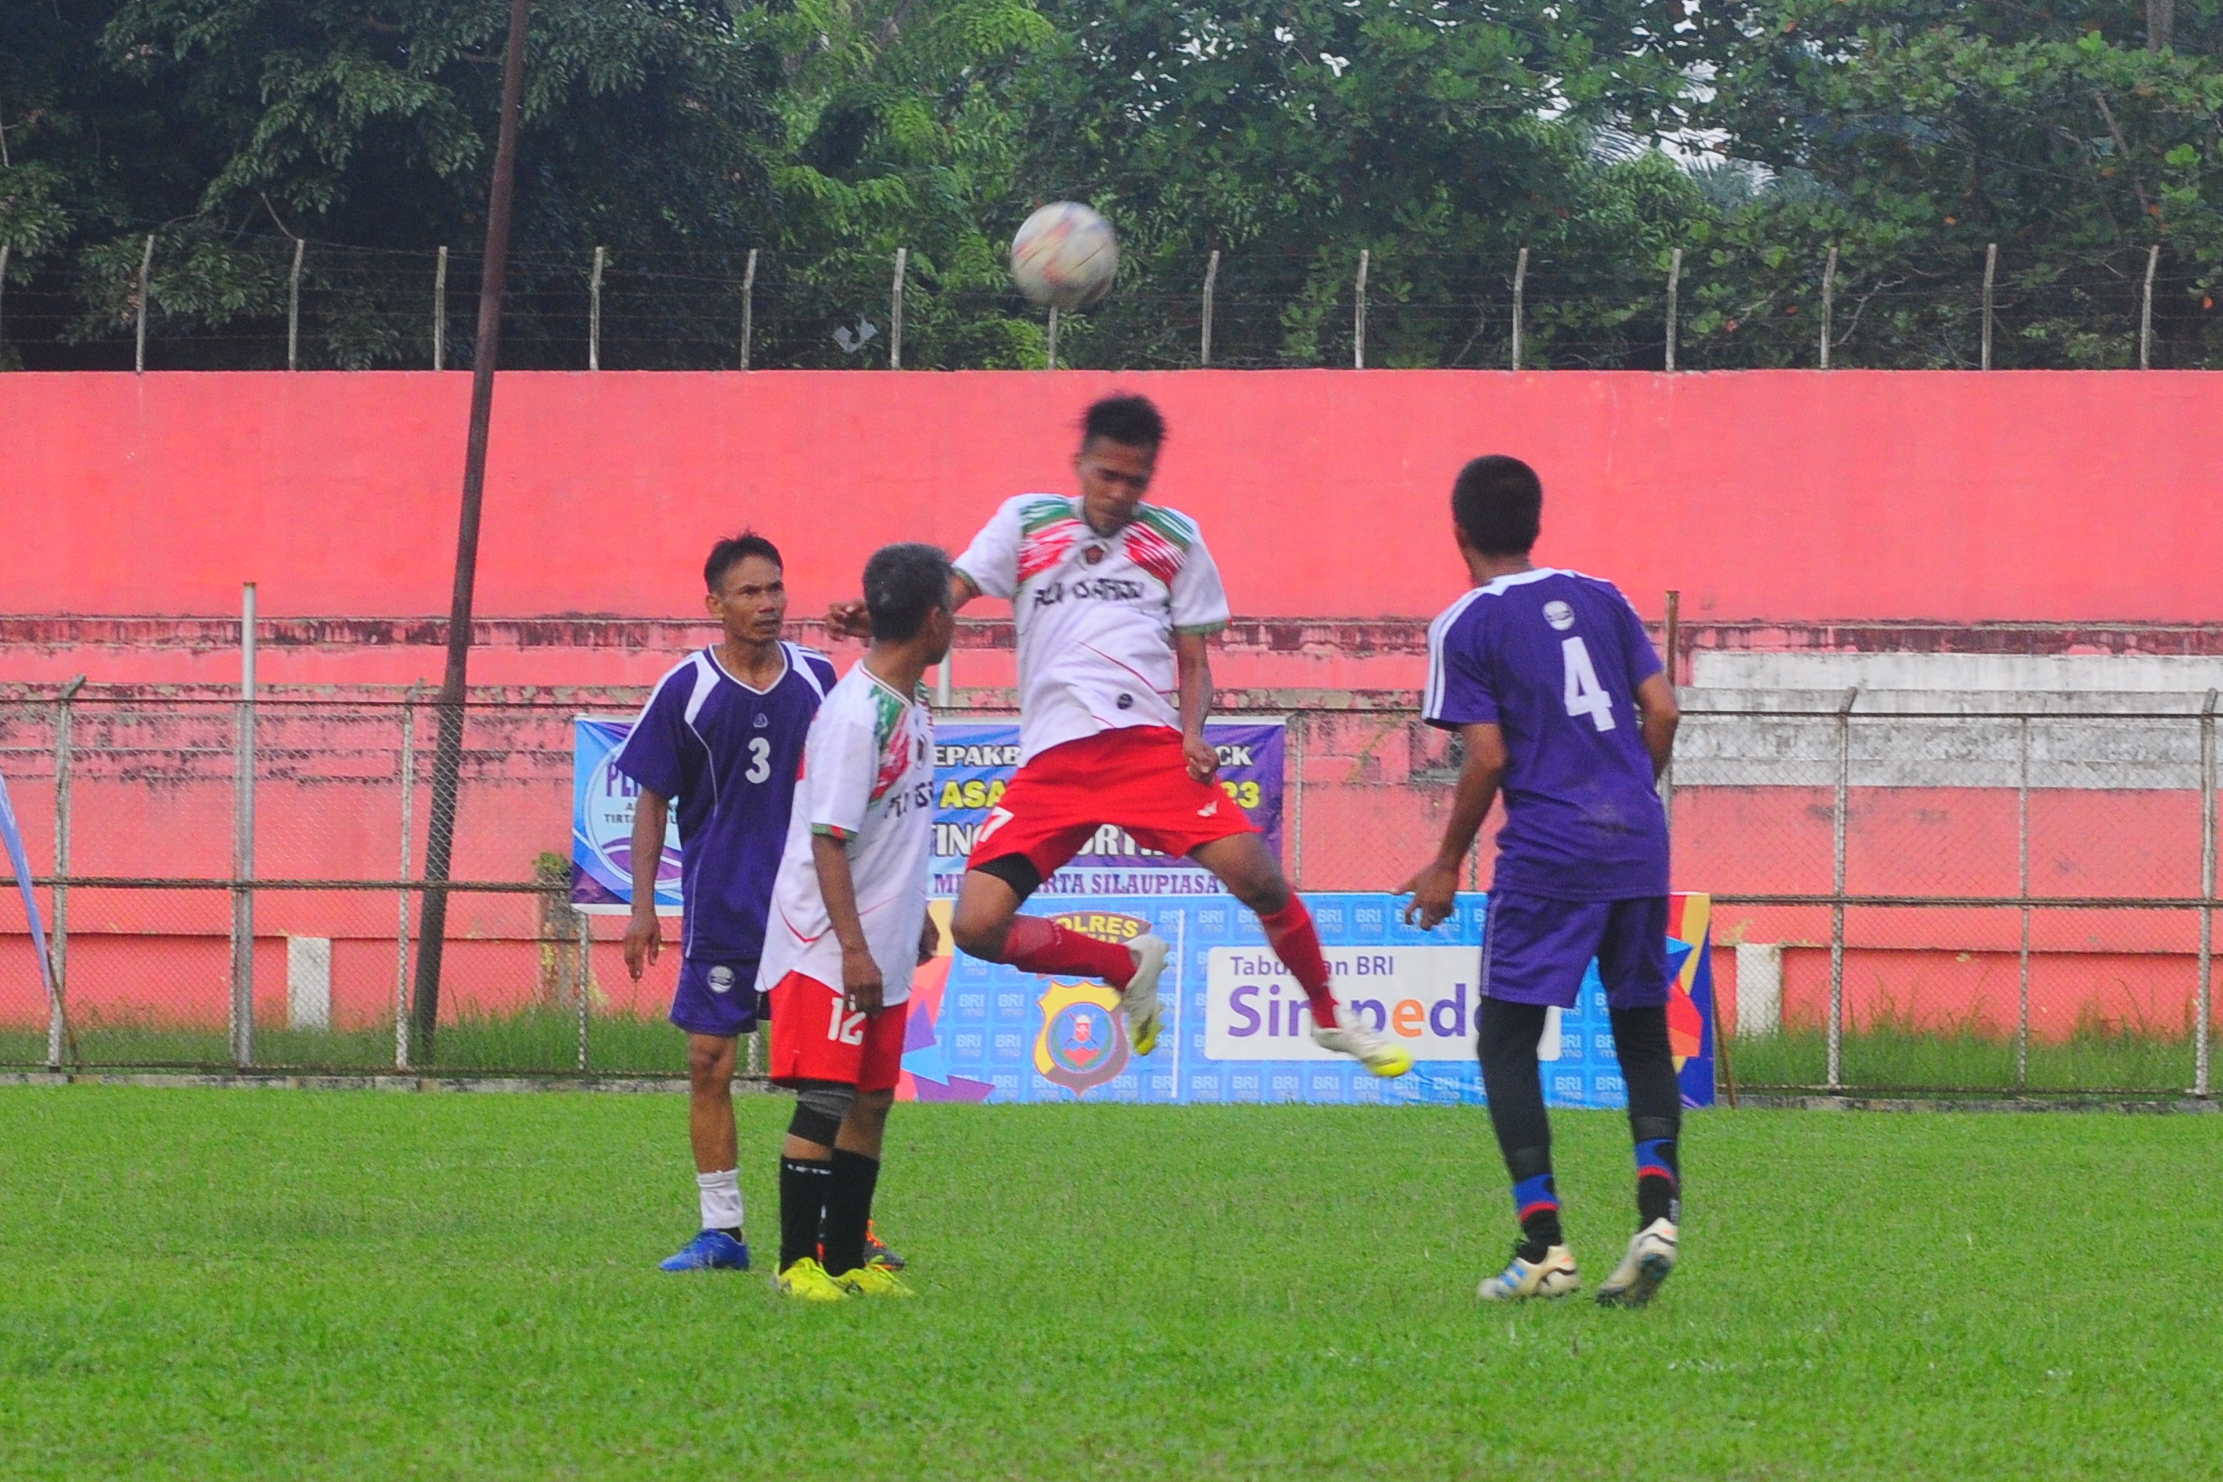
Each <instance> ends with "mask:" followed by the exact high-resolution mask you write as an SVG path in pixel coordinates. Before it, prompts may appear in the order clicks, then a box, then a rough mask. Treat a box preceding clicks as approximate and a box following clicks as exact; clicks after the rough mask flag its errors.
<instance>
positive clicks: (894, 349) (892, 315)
mask: <svg viewBox="0 0 2223 1482" xmlns="http://www.w3.org/2000/svg"><path fill="white" fill-rule="evenodd" d="M910 260H911V249H910V248H908V247H898V248H896V249H895V282H894V283H893V284H892V285H891V286H890V287H889V289H888V369H889V370H901V369H903V273H904V269H905V268H906V267H907V266H908V265H909V263H910ZM585 1068H586V1067H584V1066H581V1067H580V1069H582V1070H584V1069H585Z"/></svg>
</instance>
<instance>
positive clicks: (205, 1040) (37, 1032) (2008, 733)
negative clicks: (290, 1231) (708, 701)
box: [0, 689, 2223, 1095]
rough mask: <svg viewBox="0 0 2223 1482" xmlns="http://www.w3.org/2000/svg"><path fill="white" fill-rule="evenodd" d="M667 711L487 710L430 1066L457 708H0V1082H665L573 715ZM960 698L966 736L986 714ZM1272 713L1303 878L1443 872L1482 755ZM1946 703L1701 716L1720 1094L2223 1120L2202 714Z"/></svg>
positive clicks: (625, 699) (662, 1031)
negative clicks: (1878, 1096)
mask: <svg viewBox="0 0 2223 1482" xmlns="http://www.w3.org/2000/svg"><path fill="white" fill-rule="evenodd" d="M642 698H643V696H642V694H641V693H640V692H638V691H634V690H619V689H612V690H608V691H592V692H587V691H582V692H579V693H577V694H573V695H568V696H566V697H565V698H564V700H563V701H562V702H561V703H556V702H552V701H551V702H545V703H505V704H474V705H472V706H470V707H469V709H468V712H467V715H466V722H465V728H464V742H465V745H464V752H463V763H462V773H461V787H460V792H459V797H458V804H457V818H456V832H455V855H454V862H453V866H452V870H451V881H450V884H449V885H448V886H447V890H448V893H449V899H450V909H449V913H448V918H447V923H446V933H445V937H444V948H443V952H442V954H441V957H442V961H441V974H440V999H439V1028H438V1034H437V1037H436V1041H435V1044H434V1045H433V1046H432V1047H431V1050H430V1053H429V1054H428V1053H427V1047H426V1046H424V1045H422V1044H417V1045H412V1044H411V1042H410V1041H411V1034H410V1007H411V1004H412V999H413V993H414V991H415V984H414V972H413V969H414V966H415V964H416V963H417V962H418V960H419V958H420V954H421V943H420V941H419V938H418V934H417V932H418V923H419V921H420V919H421V915H422V910H423V901H424V898H425V896H426V894H427V890H428V887H426V886H425V884H424V882H423V881H422V880H421V878H419V876H420V872H421V870H422V868H423V860H424V855H425V842H426V827H427V821H428V818H429V814H430V800H431V781H430V771H431V768H430V759H431V756H432V751H433V747H434V744H435V733H436V727H437V716H436V714H435V712H434V708H433V706H432V705H431V704H429V703H427V702H425V701H423V700H419V699H415V698H410V697H404V698H397V699H393V700H389V701H367V700H349V701H345V702H336V701H332V700H329V699H321V698H293V697H289V696H287V695H285V694H283V693H282V692H279V693H272V692H266V693H265V696H264V697H263V698H262V699H260V701H259V702H258V703H257V704H256V705H255V706H254V707H253V709H252V711H250V710H248V708H247V707H245V706H243V705H241V704H239V703H236V702H234V703H216V702H204V701H184V700H171V699H146V698H125V697H100V696H84V695H80V696H78V697H75V698H70V699H51V698H47V699H38V700H18V701H13V702H9V703H6V704H0V772H4V774H5V775H6V777H7V778H8V782H9V785H10V788H11V789H12V791H13V794H14V799H15V804H16V808H17V811H18V814H19V816H20V817H21V820H22V823H23V828H24V833H25V836H26V839H27V841H28V842H29V843H30V846H31V849H32V868H33V872H34V875H35V876H36V884H37V886H38V887H39V889H40V890H41V891H42V892H43V894H44V903H45V904H46V905H47V906H48V909H49V912H50V921H49V924H50V928H51V930H52V932H53V937H54V942H53V961H54V966H55V968H56V970H57V978H58V985H59V987H60V990H61V991H60V994H59V997H58V999H57V1000H56V1001H55V1002H54V1003H53V1004H52V1005H51V1006H50V1004H49V1001H48V998H47V995H46V994H45V992H44V991H43V989H42V987H41V979H40V974H39V972H38V965H37V963H36V961H35V959H34V957H33V955H32V952H31V949H30V945H29V938H28V935H27V931H26V928H25V926H24V924H23V923H22V920H21V916H20V908H19V907H16V906H14V905H12V901H13V892H12V889H11V891H10V895H9V898H10V900H11V905H10V906H9V907H7V908H4V909H8V910H11V911H14V912H16V913H17V914H16V915H15V916H14V918H13V920H14V924H12V925H8V924H0V1062H6V1063H10V1064H17V1065H41V1064H45V1065H55V1066H191V1067H204V1066H207V1067H214V1066H229V1065H247V1064H251V1065H253V1066H256V1067H267V1068H304V1069H307V1068H357V1069H373V1068H393V1067H409V1068H413V1069H418V1070H424V1069H437V1070H439V1071H442V1072H471V1071H534V1072H568V1073H576V1072H580V1071H587V1072H593V1073H604V1074H609V1073H632V1074H639V1073H653V1074H676V1073H678V1072H679V1071H680V1070H681V1068H682V1065H683V1058H684V1056H683V1046H682V1042H681V1037H680V1036H679V1034H678V1033H677V1032H676V1031H674V1030H672V1029H671V1028H670V1027H669V1026H668V1025H667V1024H665V1023H664V1021H663V1012H664V1009H665V1007H666V1005H667V1004H668V1002H669V998H670V994H671V990H672V987H673V983H674V980H675V977H676V972H677V963H678V955H677V953H676V952H675V951H667V952H666V953H665V954H664V957H663V959H662V961H661V962H660V963H658V964H657V965H656V966H655V967H653V968H652V969H651V970H650V971H649V973H648V974H647V975H646V976H645V977H644V978H642V979H641V980H640V981H639V982H637V983H636V982H634V981H633V980H632V979H631V978H630V977H629V976H628V975H627V973H626V971H625V968H624V965H623V962H622V955H621V952H620V950H619V945H618V937H619V934H620V932H621V931H622V927H623V922H622V919H621V918H614V917H609V916H589V915H584V914H581V913H579V912H576V911H574V910H573V909H572V908H571V906H570V903H569V897H570V873H569V860H570V850H571V844H570V819H571V815H572V788H573V726H572V721H573V718H574V717H575V716H577V715H579V714H581V713H599V714H624V713H628V712H630V711H631V710H632V709H633V708H634V707H636V706H637V705H638V704H639V702H640V700H641V699H642ZM966 698H967V696H966V695H965V694H964V693H963V692H960V694H959V696H958V699H959V701H960V704H959V706H958V708H957V710H956V711H955V712H954V713H957V714H986V713H989V710H988V709H983V708H977V706H976V708H967V707H966V706H965V705H964V704H963V703H962V702H963V701H964V700H965V699H966ZM971 698H972V699H974V700H975V701H976V702H978V705H979V706H987V707H991V708H992V707H993V706H994V705H995V702H997V701H999V700H1004V699H1007V697H1005V696H1002V695H999V694H995V693H993V692H980V693H978V694H976V695H974V696H972V697H971ZM1275 698H1276V697H1275V696H1273V695H1272V694H1271V692H1258V691H1251V692H1246V703H1247V704H1249V705H1251V706H1253V707H1256V708H1257V709H1259V710H1260V711H1261V712H1264V711H1267V710H1270V711H1271V712H1272V713H1274V714H1281V715H1286V716H1287V717H1288V719H1289V724H1290V734H1289V745H1288V761H1287V773H1286V778H1285V810H1286V811H1285V817H1286V820H1287V821H1286V826H1285V829H1284V842H1283V849H1284V852H1285V863H1286V865H1287V867H1288V868H1289V870H1290V871H1291V873H1292V875H1293V876H1294V877H1295V878H1296V879H1297V881H1298V883H1299V884H1300V885H1301V886H1302V887H1304V888H1306V889H1308V890H1315V891H1330V890H1384V889H1394V888H1395V887H1396V886H1397V885H1398V884H1399V883H1400V882H1401V881H1402V880H1404V879H1405V878H1406V877H1407V876H1408V875H1409V874H1410V872H1411V871H1412V870H1413V869H1414V868H1416V867H1417V866H1418V865H1419V864H1420V863H1422V862H1423V861H1424V860H1425V859H1426V858H1427V857H1428V856H1429V855H1430V854H1431V853H1432V851H1433V849H1434V846H1435V840H1436V838H1437V836H1438V834H1439V832H1440V830H1441V827H1442V824H1443V821H1444V818H1445V816H1446V814H1447V812H1448V809H1449V806H1450V801H1451V795H1452V789H1453V786H1454V784H1455V781H1456V778H1457V773H1458V766H1459V761H1460V757H1459V752H1458V745H1457V741H1456V739H1455V738H1454V737H1453V736H1450V735H1448V734H1446V733H1444V732H1442V731H1438V730H1436V729H1434V728H1432V727H1429V726H1427V725H1425V724H1423V723H1421V721H1420V720H1419V718H1418V716H1417V715H1416V714H1415V713H1414V711H1413V710H1412V709H1411V708H1410V705H1409V702H1408V701H1406V700H1404V699H1402V698H1399V699H1394V700H1392V699H1387V698H1380V697H1377V698H1375V699H1369V698H1368V697H1367V696H1365V695H1363V694H1360V695H1345V696H1343V697H1341V700H1340V703H1341V705H1342V706H1343V707H1345V708H1337V709H1324V708H1319V706H1318V705H1317V704H1316V703H1314V702H1315V701H1316V700H1317V698H1318V697H1315V696H1298V695H1294V694H1292V695H1289V696H1285V697H1281V698H1282V699H1285V700H1286V701H1288V702H1289V703H1287V704H1276V703H1270V702H1272V701H1274V700H1275ZM1946 698H1947V697H1931V698H1930V699H1928V700H1926V701H1923V700H1916V701H1912V702H1910V701H1909V699H1908V697H1907V696H1905V695H1904V694H1900V695H1897V696H1886V695H1866V696H1864V695H1861V694H1859V693H1858V692H1848V693H1846V694H1844V695H1815V694H1811V693H1804V692H1785V693H1782V694H1780V695H1777V696H1774V697H1771V698H1770V699H1769V700H1768V702H1767V703H1765V704H1758V703H1755V702H1754V701H1753V699H1752V692H1749V691H1743V692H1738V693H1737V694H1736V695H1734V696H1727V697H1724V696H1721V695H1710V694H1709V693H1708V692H1707V691H1706V690H1703V689H1692V690H1686V691H1685V703H1686V707H1687V709H1686V720H1685V724H1684V729H1683V732H1682V735H1681V738H1680V740H1679V743H1678V747H1677V754H1676V762H1675V766H1674V769H1673V770H1672V772H1671V773H1670V775H1669V777H1668V779H1667V782H1666V792H1667V797H1668V806H1669V808H1670V811H1671V816H1672V819H1673V827H1674V840H1675V883H1676V886H1677V888H1679V889H1684V890H1693V891H1703V892H1707V893H1710V894H1711V895H1712V897H1713V901H1714V911H1713V918H1712V919H1713V923H1714V925H1713V932H1714V936H1713V941H1714V964H1715V975H1716V982H1717V985H1718V989H1719V993H1720V1003H1721V1017H1722V1028H1723V1031H1724V1032H1723V1035H1722V1046H1723V1048H1724V1050H1725V1051H1726V1052H1727V1053H1725V1054H1724V1055H1723V1056H1722V1057H1721V1063H1722V1066H1723V1069H1724V1071H1725V1072H1726V1073H1727V1074H1730V1075H1734V1076H1735V1077H1736V1078H1737V1079H1738V1080H1739V1081H1740V1082H1741V1083H1742V1084H1743V1085H1745V1086H1747V1087H1752V1088H1762V1087H1767V1088H1781V1087H1828V1088H1859V1089H1870V1090H1886V1089H1889V1090H1915V1089H1921V1090H1933V1091H1935V1090H1971V1091H2006V1090H2020V1091H2028V1092H2033V1093H2039V1092H2095V1091H2116V1092H2129V1093H2143V1094H2154V1095H2158V1094H2164V1093H2168V1094H2180V1093H2182V1092H2184V1091H2186V1090H2188V1089H2189V1090H2192V1091H2194V1092H2196V1093H2198V1094H2202V1095H2205V1094H2207V1092H2208V1090H2209V1061H2208V1049H2209V1027H2210V1024H2211V1020H2212V1014H2211V1009H2212V1003H2211V989H2212V982H2213V946H2214V943H2213V928H2214V917H2215V912H2216V910H2217V908H2218V907H2219V905H2223V902H2219V901H2218V900H2217V898H2216V814H2217V777H2216V734H2215V731H2216V703H2215V697H2214V696H2213V695H2212V694H2209V695H2204V696H2203V695H2188V696H2170V695H2145V696H2139V697H2135V699H2134V701H2133V700H2132V699H2131V697H2082V698H2080V699H2079V698H2075V697H2070V698H2064V699H2056V700H2055V701H2053V702H2051V703H2050V704H2049V705H2048V706H2044V707H2041V706H2037V705H2033V704H2028V703H2026V704H2024V705H2023V706H2022V707H2021V708H2020V709H2015V708H2012V700H2013V697H2009V696H1999V697H1994V699H1993V701H1992V702H1990V703H1989V705H1988V707H1987V702H1986V701H1985V700H1984V699H1983V698H1982V697H1956V698H1954V699H1953V702H1952V703H1951V704H1947V703H1945V701H1946ZM1725 702H1729V703H1733V705H1734V706H1735V708H1724V705H1725ZM2002 702H2006V703H2002ZM249 735H251V737H252V743H253V744H252V747H251V752H250V748H248V747H247V746H246V745H244V744H243V743H244V741H245V739H246V738H247V737H248V736H249ZM250 755H251V759H252V766H251V769H250V768H249V767H247V766H246V765H245V763H246V762H247V761H248V759H249V757H250ZM249 775H251V776H252V778H253V786H252V788H245V787H241V786H239V785H237V779H240V778H243V777H246V776H249ZM1491 831H1492V832H1494V825H1493V828H1492V830H1491ZM1491 853H1492V845H1491V842H1490V840H1489V838H1488V837H1485V839H1484V841H1483V845H1482V847H1481V849H1480V850H1479V851H1478V852H1477V855H1476V858H1475V860H1474V861H1473V863H1472V864H1471V865H1470V875H1469V884H1470V885H1473V886H1475V887H1476V888H1480V887H1481V886H1483V885H1484V884H1486V882H1487V881H1488V879H1489V878H1490V863H1489V861H1490V856H1491ZM42 856H43V857H42ZM6 919H7V918H0V923H4V922H5V921H6Z"/></svg>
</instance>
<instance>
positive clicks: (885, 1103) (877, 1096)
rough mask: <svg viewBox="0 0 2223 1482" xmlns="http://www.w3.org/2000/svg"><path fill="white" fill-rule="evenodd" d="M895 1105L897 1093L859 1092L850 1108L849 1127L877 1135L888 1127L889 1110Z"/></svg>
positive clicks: (889, 1091)
mask: <svg viewBox="0 0 2223 1482" xmlns="http://www.w3.org/2000/svg"><path fill="white" fill-rule="evenodd" d="M894 1105H895V1091H894V1089H893V1088H890V1089H888V1090H885V1091H859V1092H858V1093H857V1099H856V1100H855V1101H854V1102H852V1103H850V1106H849V1118H848V1120H849V1125H850V1126H852V1127H855V1128H856V1129H857V1130H858V1131H860V1132H867V1133H872V1134H874V1135H877V1134H878V1133H879V1132H880V1131H881V1129H883V1128H885V1127H886V1126H887V1125H888V1109H889V1108H890V1107H892V1106H894Z"/></svg>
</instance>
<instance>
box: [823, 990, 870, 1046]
mask: <svg viewBox="0 0 2223 1482" xmlns="http://www.w3.org/2000/svg"><path fill="white" fill-rule="evenodd" d="M848 1007H849V1005H848V1003H847V1001H845V1000H844V999H842V998H841V997H840V996H839V995H838V994H837V995H836V996H835V998H834V1002H833V1012H832V1013H830V1014H829V1015H827V1018H826V1038H828V1039H830V1040H833V1041H834V1042H835V1043H837V1044H844V1045H861V1044H863V1043H864V1032H865V1016H864V1015H862V1014H852V1013H847V1012H845V1010H847V1009H848Z"/></svg>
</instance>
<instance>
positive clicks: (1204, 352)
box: [1196, 247, 1220, 366]
mask: <svg viewBox="0 0 2223 1482" xmlns="http://www.w3.org/2000/svg"><path fill="white" fill-rule="evenodd" d="M1219 281H1220V250H1219V248H1217V247H1214V248H1213V249H1212V260H1211V261H1210V262H1208V263H1206V264H1205V265H1204V332H1203V334H1202V335H1201V336H1200V337H1199V339H1198V341H1197V347H1196V363H1197V364H1198V365H1200V366H1209V365H1210V364H1211V363H1212V291H1213V289H1215V288H1216V287H1218V286H1219Z"/></svg>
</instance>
